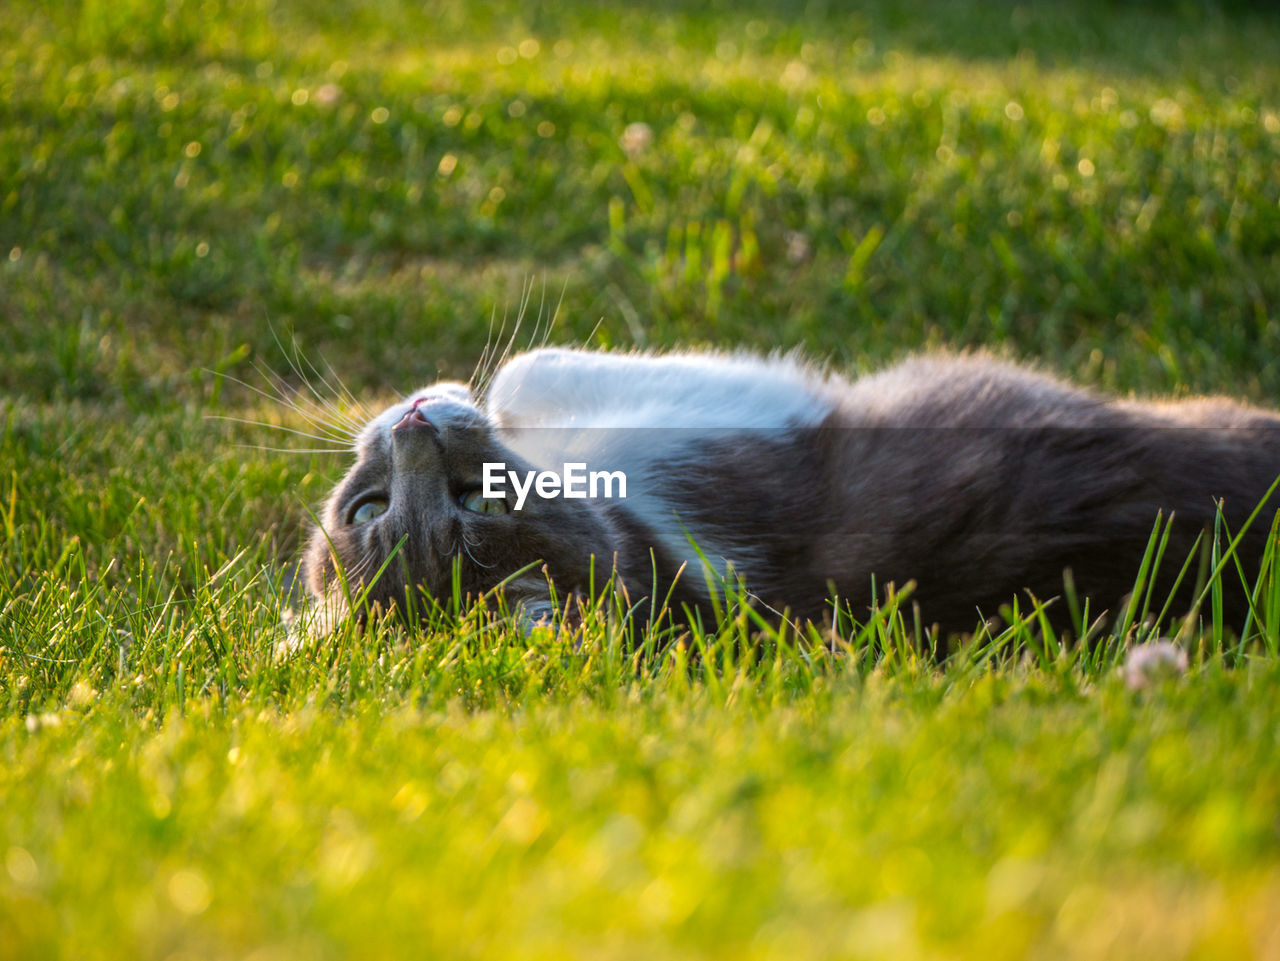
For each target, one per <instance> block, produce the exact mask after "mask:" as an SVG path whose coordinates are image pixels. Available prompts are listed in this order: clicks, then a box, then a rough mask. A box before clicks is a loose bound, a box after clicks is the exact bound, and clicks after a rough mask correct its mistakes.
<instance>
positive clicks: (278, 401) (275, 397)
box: [203, 364, 356, 440]
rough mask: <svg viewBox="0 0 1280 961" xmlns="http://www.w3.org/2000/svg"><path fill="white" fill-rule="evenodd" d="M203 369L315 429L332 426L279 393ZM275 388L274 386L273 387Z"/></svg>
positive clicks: (255, 366)
mask: <svg viewBox="0 0 1280 961" xmlns="http://www.w3.org/2000/svg"><path fill="white" fill-rule="evenodd" d="M203 369H205V370H208V372H209V373H212V374H216V375H217V376H219V377H222V378H224V379H225V380H228V381H230V382H231V383H233V384H236V385H237V386H240V387H243V388H244V389H245V390H249V391H252V392H253V393H255V394H257V395H258V396H259V397H261V398H262V399H263V400H266V401H269V402H270V403H272V404H275V405H277V406H281V407H285V408H286V409H288V410H291V411H294V412H296V413H298V414H299V415H301V416H302V418H303V419H304V420H306V421H307V422H308V423H310V424H311V426H313V427H317V428H322V427H328V426H331V425H330V422H329V421H327V420H326V421H316V420H315V419H314V418H312V417H310V416H308V414H307V412H306V411H305V410H303V409H302V408H299V407H298V406H296V405H295V404H293V403H291V402H290V401H289V400H288V399H287V398H285V397H282V396H280V394H279V393H277V394H269V393H267V392H266V391H265V390H263V389H262V388H260V387H256V386H254V385H253V384H250V383H249V382H248V381H244V380H241V379H240V378H238V377H233V376H232V375H230V374H227V373H223V372H221V371H216V370H209V369H208V368H203ZM254 369H255V370H257V371H258V372H259V373H260V374H263V376H264V377H266V374H265V373H264V372H263V371H262V369H261V368H260V367H258V366H257V365H256V364H255V365H254ZM268 382H269V383H270V382H271V381H270V379H268ZM273 386H274V385H273ZM355 438H356V434H355V433H354V432H353V433H351V434H350V435H348V436H347V438H346V439H348V440H355Z"/></svg>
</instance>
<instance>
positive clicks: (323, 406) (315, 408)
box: [254, 362, 368, 440]
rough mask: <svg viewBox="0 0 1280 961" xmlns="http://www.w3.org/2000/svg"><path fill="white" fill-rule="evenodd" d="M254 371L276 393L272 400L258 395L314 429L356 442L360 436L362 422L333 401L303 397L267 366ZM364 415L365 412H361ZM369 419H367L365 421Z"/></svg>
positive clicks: (256, 367) (262, 365) (257, 364)
mask: <svg viewBox="0 0 1280 961" xmlns="http://www.w3.org/2000/svg"><path fill="white" fill-rule="evenodd" d="M254 369H255V370H257V371H258V373H259V374H261V375H262V377H263V378H264V379H265V380H266V381H267V382H268V383H270V384H271V385H272V387H273V388H274V389H275V391H276V396H275V397H274V398H271V397H270V396H269V395H267V394H266V393H264V392H262V391H258V393H260V394H262V396H264V397H267V398H268V399H270V400H274V401H275V402H276V403H279V404H280V405H282V406H284V407H287V408H288V409H290V410H292V411H295V412H296V413H297V414H298V415H299V416H301V417H302V418H303V419H304V420H306V421H307V422H308V423H310V424H311V425H312V426H313V427H316V428H321V429H325V428H328V429H332V430H333V431H334V432H336V433H341V434H344V435H346V436H347V437H349V438H350V439H351V440H355V439H356V437H358V436H359V434H360V430H361V429H362V427H363V424H362V423H361V421H359V420H357V419H355V418H354V417H352V416H351V415H349V414H347V413H346V412H344V411H343V410H342V409H341V408H340V407H338V406H337V405H336V404H335V403H333V402H332V401H325V402H322V403H321V402H317V401H315V400H312V399H311V398H309V397H303V396H302V395H301V392H300V391H299V390H297V389H296V388H294V387H291V386H290V385H289V384H288V383H287V382H286V381H285V379H284V378H283V377H281V376H280V375H279V374H278V373H277V372H276V371H274V370H272V369H271V368H270V367H269V366H266V365H265V364H260V363H257V362H255V364H254ZM361 413H363V411H362V412H361ZM367 419H368V418H367V417H366V418H365V420H367Z"/></svg>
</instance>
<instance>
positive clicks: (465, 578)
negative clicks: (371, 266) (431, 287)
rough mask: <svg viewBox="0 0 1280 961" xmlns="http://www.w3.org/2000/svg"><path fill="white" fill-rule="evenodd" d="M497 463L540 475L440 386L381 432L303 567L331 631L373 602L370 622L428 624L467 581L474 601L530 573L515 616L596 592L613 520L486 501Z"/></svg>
mask: <svg viewBox="0 0 1280 961" xmlns="http://www.w3.org/2000/svg"><path fill="white" fill-rule="evenodd" d="M486 463H502V464H504V465H505V466H506V468H507V469H509V470H515V471H525V470H528V469H530V467H529V465H528V464H527V463H525V461H524V460H522V458H521V457H520V456H519V455H518V454H516V453H515V452H514V451H512V450H511V449H510V448H509V447H508V446H507V445H505V444H504V443H503V440H502V437H501V432H500V431H499V430H498V429H497V428H496V427H495V425H494V424H492V423H491V422H490V420H489V418H488V417H486V415H485V414H484V412H483V411H482V410H481V409H480V408H479V407H478V406H477V404H476V403H475V400H474V398H473V397H472V395H471V393H470V391H469V390H468V389H467V387H465V386H464V385H462V384H455V383H441V384H436V385H435V386H433V387H430V388H427V389H426V390H422V391H419V392H417V393H415V394H413V395H411V396H410V397H409V398H408V399H406V400H404V401H402V402H400V403H397V404H393V405H392V406H391V407H389V408H387V409H386V410H384V411H383V412H382V413H381V414H379V415H378V416H377V417H375V418H374V419H373V420H372V421H371V422H369V423H368V424H367V425H366V426H365V428H364V430H363V431H361V433H360V435H359V437H358V438H357V441H356V462H355V464H354V465H353V466H352V468H351V469H350V470H349V471H348V472H347V474H346V476H345V477H344V478H343V479H342V480H341V481H340V482H339V483H338V485H337V487H336V488H335V489H334V491H333V493H332V494H331V495H330V496H329V498H328V500H327V501H326V502H325V504H324V507H323V509H322V511H321V514H320V516H319V521H320V524H319V526H318V527H316V529H315V530H314V531H313V532H312V535H311V539H310V542H309V544H308V547H307V550H306V553H305V556H304V559H303V574H304V578H305V583H306V585H307V589H308V591H309V592H310V593H311V595H312V597H313V598H314V599H315V600H316V601H317V602H319V603H320V605H321V608H322V610H323V611H324V612H325V614H326V619H331V618H332V617H333V616H334V615H338V616H341V615H343V614H345V613H347V612H348V611H347V607H348V604H347V601H348V599H349V598H351V599H359V598H360V597H361V596H365V597H366V600H367V603H366V604H365V605H363V606H362V609H361V610H360V611H358V612H357V613H358V614H359V616H361V617H363V616H364V614H365V612H366V610H377V609H379V608H380V609H382V610H397V611H399V612H400V613H405V612H406V611H408V610H409V609H415V610H418V611H419V612H421V611H424V610H426V609H429V607H430V601H429V600H427V598H435V599H438V600H440V601H441V602H443V601H444V600H446V599H448V598H449V597H451V596H452V593H453V591H454V589H455V581H456V586H457V588H458V589H459V590H460V593H461V595H462V596H463V597H470V598H472V599H474V598H477V597H479V596H481V595H483V594H485V593H486V592H489V591H491V590H492V589H493V588H494V587H495V586H497V585H499V584H501V583H502V582H503V581H506V580H507V579H509V578H512V575H514V574H516V573H517V572H519V571H521V570H522V569H524V568H529V567H530V565H533V566H532V568H531V569H529V570H527V571H525V573H523V574H520V575H519V576H517V577H515V578H513V579H511V580H510V581H509V582H508V583H507V584H506V585H505V587H504V593H505V596H506V601H507V603H508V605H509V607H510V608H512V609H514V608H515V607H516V606H517V605H519V606H525V607H527V608H532V609H535V610H536V609H538V608H539V607H543V608H545V606H546V604H545V601H546V598H547V597H548V594H549V588H548V578H550V579H551V580H553V581H554V583H555V584H556V586H557V590H559V591H561V592H564V593H567V592H570V591H573V590H577V589H580V588H584V587H586V585H587V582H588V580H589V579H590V578H591V577H592V565H593V563H594V562H593V560H592V556H593V555H595V554H602V555H604V556H603V557H602V560H603V561H607V560H608V557H607V553H608V544H609V533H608V522H607V520H606V519H605V518H604V517H603V516H602V515H601V513H600V512H599V511H598V510H596V509H595V508H594V507H593V506H592V505H591V504H590V503H588V502H585V501H581V500H564V499H559V498H539V497H535V496H530V497H529V498H527V500H526V501H525V502H524V503H523V504H522V505H521V509H520V510H518V511H517V510H515V503H516V499H515V497H514V496H513V495H512V494H511V493H509V492H508V493H507V494H506V496H504V497H491V498H486V497H484V496H483V493H484V492H483V476H484V465H485V464H486ZM344 582H345V586H344ZM424 595H425V596H424ZM424 605H425V606H424Z"/></svg>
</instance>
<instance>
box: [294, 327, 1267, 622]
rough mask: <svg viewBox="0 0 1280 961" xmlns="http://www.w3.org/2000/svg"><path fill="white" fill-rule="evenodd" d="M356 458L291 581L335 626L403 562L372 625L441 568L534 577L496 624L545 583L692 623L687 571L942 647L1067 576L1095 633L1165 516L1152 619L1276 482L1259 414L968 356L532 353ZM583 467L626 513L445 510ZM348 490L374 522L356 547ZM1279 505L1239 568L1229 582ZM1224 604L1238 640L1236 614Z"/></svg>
mask: <svg viewBox="0 0 1280 961" xmlns="http://www.w3.org/2000/svg"><path fill="white" fill-rule="evenodd" d="M415 401H416V406H417V410H418V411H419V413H418V414H414V413H413V409H414V402H415ZM584 451H585V452H586V453H585V454H584ZM356 452H357V460H356V464H355V466H354V467H353V468H352V469H351V471H350V472H349V473H348V474H347V476H346V477H345V478H344V479H343V481H342V482H341V483H340V484H339V485H338V487H337V488H336V490H335V491H334V492H333V495H332V496H331V497H330V499H329V501H328V502H327V504H326V505H325V507H324V510H323V514H322V518H321V522H322V527H323V530H317V531H316V532H315V533H314V535H313V537H312V539H311V542H310V545H309V548H308V551H307V554H306V558H305V562H304V566H305V572H306V580H307V584H308V586H309V589H310V591H311V593H312V594H313V595H314V596H315V597H316V598H317V599H318V600H320V601H322V602H324V604H325V605H327V606H328V608H329V609H330V610H334V609H335V608H336V609H338V610H339V612H341V608H342V602H341V598H342V596H343V594H342V592H341V591H340V590H339V589H338V582H339V577H338V570H339V567H341V569H343V570H344V571H345V574H346V577H347V578H348V580H349V581H350V582H351V584H350V585H349V586H350V589H351V590H352V591H353V592H357V593H358V592H359V591H360V590H361V589H362V585H367V582H368V581H369V580H370V579H371V578H372V575H373V573H374V572H375V571H377V570H378V569H379V568H380V567H382V565H383V561H385V560H386V558H387V557H388V556H389V555H390V553H391V552H392V551H393V550H395V548H396V545H397V544H400V548H399V553H398V555H397V556H396V558H395V560H393V561H392V563H391V564H389V565H387V567H386V570H385V571H384V572H383V574H382V576H381V578H379V579H378V581H377V582H376V583H375V584H373V585H372V586H371V587H370V588H369V593H368V600H369V603H370V604H371V605H377V606H381V607H384V608H391V607H397V606H399V607H401V608H402V609H403V608H404V605H405V603H406V598H410V601H409V603H410V604H413V603H416V601H415V600H413V599H414V598H419V599H420V597H421V595H420V593H419V592H420V591H425V592H426V593H427V594H429V595H432V596H437V597H447V596H448V595H449V594H450V592H451V591H452V589H453V584H452V581H453V579H454V577H455V574H454V571H455V569H456V571H457V574H456V576H457V578H458V579H459V582H460V587H461V589H462V591H463V593H464V594H469V595H471V596H478V595H480V594H483V593H484V592H486V591H488V590H490V589H491V588H493V587H494V585H495V584H498V583H499V582H500V581H502V580H503V579H505V578H507V577H509V576H510V575H512V574H513V572H516V571H519V570H521V569H522V568H526V567H528V566H529V565H530V564H532V563H533V562H535V561H536V562H540V563H538V564H536V565H534V567H533V568H532V569H530V570H529V571H527V572H526V573H524V574H522V575H520V576H518V577H516V578H515V579H514V580H513V581H512V582H511V583H509V584H508V585H507V586H506V588H505V591H506V595H507V603H508V605H509V606H511V607H512V608H515V607H517V606H522V607H524V608H525V609H526V610H530V611H534V612H539V611H544V610H546V608H547V602H548V598H549V596H550V588H549V586H548V579H549V580H550V581H551V582H552V583H553V584H554V589H555V591H556V592H557V594H558V596H559V597H561V598H564V597H566V596H569V595H571V594H574V593H580V592H585V591H587V589H588V586H589V584H591V583H593V582H594V583H595V584H597V585H599V584H601V583H603V582H604V581H605V579H606V578H607V577H608V575H609V573H610V571H611V570H615V569H616V572H617V574H618V576H619V578H620V579H621V581H622V582H623V583H624V584H625V585H626V588H627V590H628V592H629V594H630V596H631V597H632V598H633V599H638V598H639V597H641V596H645V595H648V594H649V593H650V592H651V591H652V587H653V585H654V584H655V583H656V585H657V590H658V594H659V596H660V597H666V596H667V595H668V593H670V595H671V599H672V603H673V605H674V606H675V609H676V610H679V609H680V607H681V605H689V606H690V607H697V606H699V605H701V604H703V603H704V602H705V599H706V590H707V589H706V581H705V579H704V576H703V572H702V570H700V569H698V568H699V567H700V566H701V557H702V556H705V558H706V559H707V560H708V561H710V562H711V564H712V566H713V567H714V568H715V569H716V570H717V571H718V572H719V573H720V574H725V573H728V572H729V571H732V572H734V573H735V574H736V575H738V576H741V577H742V578H743V579H744V580H745V584H746V587H747V589H748V590H749V591H750V592H752V594H753V595H754V596H756V597H757V598H759V600H760V601H761V603H762V605H764V606H766V607H768V608H772V609H774V610H776V611H783V610H786V611H789V612H790V613H791V615H793V616H795V617H798V618H807V619H814V620H820V619H822V618H824V617H826V616H828V615H829V612H830V601H831V598H832V596H833V595H835V596H838V597H839V598H840V599H841V601H842V602H844V603H846V604H848V605H849V606H850V607H851V608H852V609H853V611H854V612H855V614H857V613H859V612H864V613H865V611H866V610H867V609H868V607H869V605H870V604H871V603H872V601H873V596H872V583H873V577H874V581H875V583H876V584H878V585H880V587H881V588H883V586H884V585H886V584H889V583H891V582H892V583H896V584H897V585H898V586H899V587H901V586H902V585H904V584H906V583H907V582H908V581H914V582H915V583H916V592H915V595H914V598H915V600H916V602H918V603H919V605H920V610H921V614H922V617H923V623H924V624H926V625H929V624H937V625H939V626H940V627H941V629H942V630H943V632H963V631H968V630H972V629H973V628H974V627H975V625H976V624H978V623H979V622H980V620H981V618H982V617H984V616H985V617H990V616H991V615H993V614H994V613H995V612H996V611H997V610H998V608H999V607H1000V606H1001V605H1003V604H1006V603H1008V602H1009V601H1010V599H1011V598H1012V597H1013V596H1014V595H1015V594H1020V593H1022V592H1024V591H1026V592H1030V594H1032V595H1034V596H1035V597H1037V598H1039V599H1040V600H1047V599H1049V598H1051V597H1054V596H1055V595H1059V594H1061V593H1062V591H1063V572H1064V570H1065V569H1070V570H1071V572H1072V574H1073V577H1074V583H1075V586H1076V589H1077V591H1078V592H1079V595H1080V597H1081V598H1083V597H1085V596H1087V597H1090V598H1092V600H1093V610H1094V611H1095V612H1097V611H1100V610H1102V609H1104V608H1109V609H1111V610H1112V611H1114V610H1116V609H1117V605H1118V603H1119V602H1120V600H1121V599H1122V598H1123V596H1124V595H1125V594H1126V593H1127V592H1128V591H1129V590H1130V589H1131V588H1132V586H1133V583H1134V577H1135V575H1136V573H1137V571H1138V568H1139V565H1140V562H1141V559H1142V556H1143V551H1144V549H1145V548H1146V546H1147V542H1148V538H1149V536H1150V534H1151V530H1152V524H1153V522H1154V521H1155V519H1156V516H1157V512H1161V511H1163V512H1164V513H1165V515H1166V516H1167V515H1168V514H1169V513H1170V512H1174V513H1176V520H1175V521H1174V523H1173V528H1172V531H1173V533H1172V538H1171V541H1170V544H1169V548H1168V550H1167V552H1166V561H1165V564H1164V565H1163V569H1162V573H1161V578H1160V579H1159V581H1158V583H1157V588H1158V592H1157V596H1158V597H1160V598H1163V596H1164V595H1163V594H1161V593H1159V591H1162V590H1167V589H1168V587H1169V585H1170V582H1171V578H1172V576H1173V575H1174V574H1175V573H1176V571H1177V569H1178V567H1179V566H1180V565H1181V562H1182V560H1183V559H1184V558H1185V557H1186V556H1187V554H1188V552H1189V551H1190V550H1191V549H1192V546H1193V543H1194V541H1195V538H1196V536H1197V535H1198V534H1200V532H1201V531H1202V530H1204V529H1206V528H1210V527H1212V524H1213V521H1214V515H1215V501H1216V500H1218V499H1221V501H1222V502H1223V504H1224V513H1225V518H1226V521H1227V523H1228V525H1229V527H1230V528H1231V529H1232V530H1233V531H1234V530H1238V529H1239V527H1240V526H1241V524H1242V523H1243V522H1244V520H1245V518H1247V517H1248V515H1249V514H1250V512H1251V511H1252V510H1253V508H1254V507H1255V506H1256V505H1257V504H1258V502H1259V501H1260V500H1261V499H1262V498H1263V496H1264V495H1265V493H1266V491H1267V490H1268V488H1269V487H1270V486H1271V484H1272V482H1273V481H1275V480H1276V477H1277V475H1278V474H1280V415H1277V414H1276V413H1274V412H1270V411H1265V410H1262V409H1258V408H1253V407H1248V406H1244V405H1241V404H1238V403H1235V402H1233V401H1230V400H1226V399H1219V398H1195V399H1190V400H1181V401H1168V402H1165V401H1139V400H1125V399H1116V398H1110V397H1106V396H1103V395H1100V394H1097V393H1094V392H1091V391H1088V390H1084V389H1081V388H1078V387H1074V386H1071V385H1069V384H1067V383H1065V382H1063V381H1061V380H1058V379H1056V378H1053V377H1050V376H1048V375H1045V374H1043V373H1039V372H1037V371H1035V370H1032V369H1029V368H1026V367H1022V366H1017V365H1013V364H1009V363H1006V362H1003V361H999V360H996V359H993V358H991V357H988V356H985V355H953V354H934V355H924V356H920V357H916V358H914V359H910V360H908V361H906V362H904V363H901V364H899V365H897V366H895V367H892V368H890V369H888V370H885V371H883V372H881V373H878V374H874V375H871V376H867V377H863V378H860V379H858V380H855V381H848V380H845V379H842V378H839V377H834V376H830V375H826V374H823V373H820V372H818V371H816V370H813V369H811V368H808V367H806V366H804V365H802V364H799V363H797V362H795V361H794V360H791V359H786V358H782V359H778V358H774V359H762V358H751V357H743V356H734V355H719V354H707V355H668V356H659V357H653V356H647V355H616V354H598V353H592V352H588V351H566V350H541V351H534V352H532V353H529V354H525V355H522V356H520V357H517V358H516V359H515V360H513V361H511V362H510V363H508V364H507V365H506V366H505V367H504V368H503V369H502V370H501V371H499V372H498V375H497V377H496V378H495V379H494V381H493V383H492V386H491V387H490V388H489V390H488V392H487V394H486V395H485V396H484V397H481V398H476V397H473V396H472V395H471V393H470V391H469V390H468V389H467V388H466V387H464V386H463V385H458V384H444V385H437V386H435V387H432V388H427V389H425V390H423V391H420V392H417V393H416V394H415V395H412V396H411V397H410V398H409V399H407V400H406V401H405V402H403V403H400V404H397V405H394V406H393V407H391V408H390V409H388V410H387V411H386V412H384V413H383V414H382V415H381V416H379V417H378V418H376V419H375V420H374V421H373V422H372V423H370V424H369V425H368V427H367V428H366V429H365V431H364V433H363V434H362V435H361V437H360V439H359V441H358V443H357V449H356ZM580 459H586V460H589V461H591V462H592V463H593V466H595V464H597V463H598V464H600V465H601V466H603V467H607V468H610V469H617V468H621V469H624V470H626V471H627V473H628V477H629V479H630V480H631V483H632V485H633V492H630V493H629V496H628V498H627V499H625V500H603V499H601V500H573V501H570V500H562V499H554V500H543V499H538V498H536V497H533V496H531V497H530V503H529V504H528V505H527V506H526V507H525V509H524V510H523V511H521V512H519V513H517V512H514V511H509V512H507V513H503V514H498V515H490V514H487V513H477V512H475V511H473V510H468V509H466V508H465V507H464V506H463V505H462V503H460V498H464V497H465V496H466V494H467V492H468V491H469V490H471V489H472V488H473V487H474V486H475V485H476V484H478V477H479V472H480V465H481V464H482V463H483V462H484V461H486V460H488V461H503V462H505V463H506V464H507V465H508V467H511V468H520V469H525V468H532V467H546V466H548V465H555V466H558V465H559V464H560V463H561V462H562V461H565V460H580ZM370 491H373V492H374V493H375V494H379V495H380V496H382V497H384V498H385V503H386V510H385V512H384V513H382V514H381V515H379V516H377V517H376V518H374V519H372V520H369V521H365V522H364V523H359V524H353V523H352V522H351V514H352V507H353V505H354V504H356V503H357V501H358V499H360V498H367V497H368V496H369V492H370ZM473 503H474V502H473ZM1275 506H1276V500H1275V499H1274V498H1273V500H1272V502H1271V503H1270V504H1269V505H1268V506H1267V510H1266V511H1264V512H1263V514H1262V515H1261V516H1260V518H1259V519H1258V520H1257V521H1256V522H1255V523H1254V524H1253V526H1252V527H1251V529H1250V531H1249V533H1248V535H1247V536H1246V537H1245V539H1244V541H1243V542H1242V544H1241V547H1240V551H1239V557H1240V560H1241V563H1242V564H1243V566H1244V567H1245V569H1246V571H1247V572H1249V573H1250V574H1252V573H1253V572H1254V571H1256V569H1257V565H1258V559H1259V558H1260V556H1261V554H1262V551H1263V547H1264V544H1265V538H1266V535H1267V532H1268V530H1269V529H1270V526H1271V519H1272V516H1273V515H1274V510H1275ZM693 544H696V545H697V547H698V550H696V551H695V550H694V548H693V547H692V545H693ZM690 561H693V562H694V563H693V566H692V568H691V566H690ZM682 567H683V568H684V569H683V571H681V568H682ZM1194 576H1195V567H1194V565H1193V568H1192V573H1191V574H1190V575H1189V576H1188V579H1187V582H1188V585H1189V583H1190V581H1192V580H1194ZM1233 580H1238V578H1235V577H1234V575H1231V576H1228V577H1227V578H1225V579H1224V583H1228V584H1230V583H1231V582H1232V581H1233ZM673 585H674V586H673ZM1024 597H1025V595H1024ZM1184 600H1186V592H1185V589H1184ZM1227 604H1228V616H1229V617H1230V618H1231V619H1232V620H1233V621H1234V622H1235V623H1237V624H1239V622H1240V621H1241V620H1242V619H1243V616H1244V612H1245V610H1246V609H1247V605H1246V600H1245V598H1244V595H1243V592H1241V591H1238V590H1237V591H1229V592H1228V597H1227ZM1184 607H1185V605H1184ZM1058 609H1059V610H1061V609H1062V605H1058Z"/></svg>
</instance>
